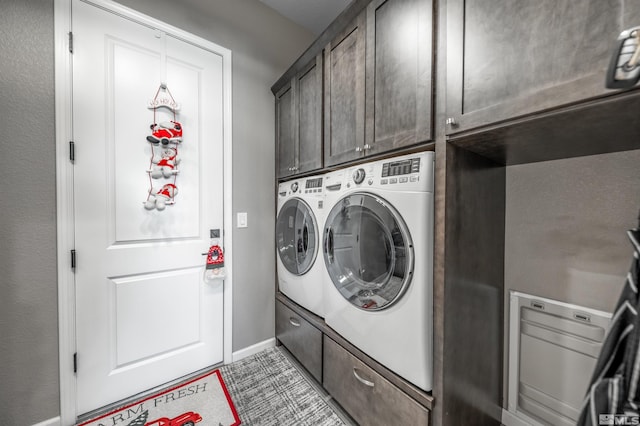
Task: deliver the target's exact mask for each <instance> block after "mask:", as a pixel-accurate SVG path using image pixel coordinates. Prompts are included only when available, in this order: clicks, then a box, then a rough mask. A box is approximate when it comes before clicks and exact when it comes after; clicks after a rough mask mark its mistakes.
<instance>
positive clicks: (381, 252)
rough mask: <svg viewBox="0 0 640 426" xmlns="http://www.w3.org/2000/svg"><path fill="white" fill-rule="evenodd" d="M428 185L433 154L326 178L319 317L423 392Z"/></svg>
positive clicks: (427, 373) (429, 256) (426, 375)
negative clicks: (322, 311) (322, 308)
mask: <svg viewBox="0 0 640 426" xmlns="http://www.w3.org/2000/svg"><path fill="white" fill-rule="evenodd" d="M433 189H434V153H433V152H423V153H418V154H410V155H404V156H401V157H395V158H393V159H387V160H382V161H376V162H371V163H367V164H364V165H359V166H355V167H351V168H348V169H344V170H340V171H337V172H332V173H328V174H327V175H326V177H325V192H326V194H325V195H326V198H325V201H326V206H327V217H326V220H325V225H324V230H323V257H324V263H325V265H326V269H325V271H324V272H325V287H324V289H325V322H326V323H327V325H329V326H330V327H331V328H333V329H334V330H335V331H336V332H338V333H339V334H340V335H342V337H344V338H345V339H347V340H348V341H350V342H351V343H352V344H354V345H355V346H357V347H358V348H359V349H361V350H362V351H363V352H365V353H366V354H367V355H369V356H370V357H372V358H373V359H375V360H376V361H378V362H380V363H381V364H383V365H384V366H386V367H387V368H389V369H390V370H392V371H394V372H395V373H396V374H398V375H399V376H401V377H403V378H405V379H406V380H408V381H409V382H411V383H413V384H415V385H416V386H418V387H419V388H421V389H424V390H426V391H429V390H431V388H432V357H433V350H432V335H433V323H432V320H433V301H432V295H433V216H434V210H433Z"/></svg>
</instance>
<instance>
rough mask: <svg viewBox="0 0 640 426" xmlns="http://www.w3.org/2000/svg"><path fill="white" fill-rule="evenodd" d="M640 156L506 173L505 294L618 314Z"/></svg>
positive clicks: (638, 203) (639, 201)
mask: <svg viewBox="0 0 640 426" xmlns="http://www.w3.org/2000/svg"><path fill="white" fill-rule="evenodd" d="M639 162H640V150H638V151H627V152H620V153H614V154H606V155H595V156H589V157H579V158H572V159H567V160H557V161H547V162H542V163H534V164H525V165H518V166H511V167H508V168H507V186H506V194H507V197H506V199H507V201H506V217H505V289H506V290H507V291H508V290H509V289H514V290H519V291H523V292H525V293H531V294H533V295H536V296H540V297H548V298H551V299H557V300H561V301H564V302H568V303H575V304H577V305H581V306H586V307H590V308H594V309H601V310H604V311H609V312H610V311H612V310H613V308H614V306H615V303H616V301H617V300H618V296H619V295H620V291H621V289H622V285H623V283H624V280H625V277H626V275H627V271H628V269H629V265H630V264H631V254H632V252H631V246H630V245H629V243H628V239H627V235H626V231H627V229H629V228H632V227H634V226H636V225H637V223H638V220H637V217H638V209H640V193H639V192H638V188H640V173H638V164H639Z"/></svg>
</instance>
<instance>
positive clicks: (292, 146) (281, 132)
mask: <svg viewBox="0 0 640 426" xmlns="http://www.w3.org/2000/svg"><path fill="white" fill-rule="evenodd" d="M293 97H294V96H293V85H292V84H291V83H289V84H287V85H286V86H284V87H283V88H282V89H280V91H279V92H278V93H276V141H277V143H278V161H277V164H278V170H277V172H278V177H285V176H290V175H292V174H293V173H294V167H295V166H296V151H297V146H296V145H297V144H296V143H295V129H294V127H295V126H294V118H295V111H294V108H293V107H294V105H295V102H294V99H293Z"/></svg>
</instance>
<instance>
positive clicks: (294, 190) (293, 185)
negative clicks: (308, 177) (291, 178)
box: [291, 182, 298, 192]
mask: <svg viewBox="0 0 640 426" xmlns="http://www.w3.org/2000/svg"><path fill="white" fill-rule="evenodd" d="M297 191H298V182H293V183H292V184H291V192H297Z"/></svg>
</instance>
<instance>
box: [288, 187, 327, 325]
mask: <svg viewBox="0 0 640 426" xmlns="http://www.w3.org/2000/svg"><path fill="white" fill-rule="evenodd" d="M323 201H324V196H323V176H312V177H306V178H301V179H296V180H292V181H289V182H284V183H281V184H280V185H278V213H277V219H276V250H277V252H278V255H277V260H276V262H277V267H276V271H277V274H278V285H279V289H280V291H281V292H282V293H284V294H285V295H287V296H288V297H289V298H290V299H292V300H293V301H294V302H296V303H298V304H299V305H301V306H303V307H304V308H306V309H308V310H310V311H311V312H313V313H315V314H316V315H319V316H321V317H323V316H324V312H323V300H322V298H323V291H322V287H323V270H324V265H323V263H322V259H321V255H319V253H320V247H321V241H322V234H321V233H320V232H321V229H322V228H321V227H322V225H323V223H324V208H323Z"/></svg>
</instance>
